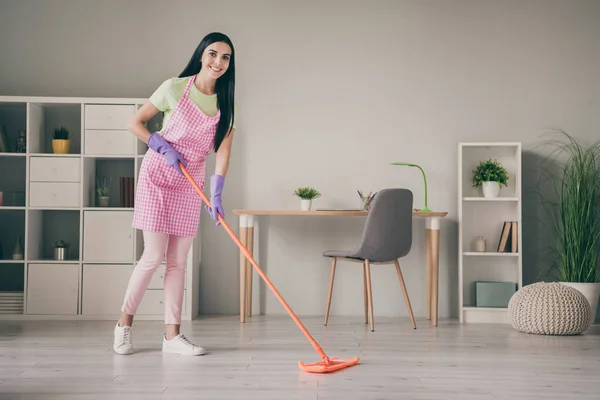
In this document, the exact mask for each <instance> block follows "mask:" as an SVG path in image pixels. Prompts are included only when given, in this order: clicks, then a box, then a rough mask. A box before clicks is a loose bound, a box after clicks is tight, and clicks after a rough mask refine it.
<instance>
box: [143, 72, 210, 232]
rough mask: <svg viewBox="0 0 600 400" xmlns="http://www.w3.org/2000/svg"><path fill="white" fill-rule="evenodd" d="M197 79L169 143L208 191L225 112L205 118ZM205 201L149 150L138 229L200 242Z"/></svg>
mask: <svg viewBox="0 0 600 400" xmlns="http://www.w3.org/2000/svg"><path fill="white" fill-rule="evenodd" d="M194 78H195V75H194V76H192V77H191V78H190V80H189V82H188V84H187V85H186V87H185V91H184V93H183V96H181V99H180V100H179V102H178V103H177V106H176V107H175V110H173V113H172V114H171V117H170V118H169V121H168V124H167V127H166V128H165V130H164V132H163V137H164V138H165V140H166V141H167V142H169V144H171V146H172V147H173V148H174V149H175V150H177V151H178V152H179V153H180V154H181V155H182V156H183V158H184V159H185V161H186V162H187V170H188V172H189V173H190V175H191V176H192V177H193V178H194V180H195V181H196V182H197V183H198V185H200V187H201V188H202V189H203V190H204V178H205V166H206V157H207V156H208V155H209V154H210V153H211V151H212V150H213V147H214V138H215V133H216V130H217V124H218V123H219V118H220V115H221V112H220V111H218V112H217V114H216V115H215V116H214V117H210V116H208V115H206V114H204V113H203V112H202V110H200V108H199V107H198V106H197V105H196V103H194V102H193V101H192V100H190V99H189V98H188V94H189V91H190V88H191V86H192V85H193V84H194ZM201 206H202V199H201V198H200V196H199V195H198V194H197V193H196V191H195V190H194V188H193V187H192V185H191V184H190V182H188V180H187V179H186V177H185V176H183V175H181V174H180V173H179V172H178V171H177V170H176V169H175V168H173V167H171V166H170V165H169V164H167V162H166V159H165V157H164V156H163V155H161V154H158V153H157V152H155V151H154V150H151V149H150V150H148V152H146V155H145V156H144V160H143V161H142V165H141V166H140V173H139V177H138V184H137V190H136V197H135V208H134V211H133V227H134V228H137V229H141V230H145V231H151V232H162V233H167V234H169V235H177V236H196V234H197V232H198V224H199V222H200V211H201Z"/></svg>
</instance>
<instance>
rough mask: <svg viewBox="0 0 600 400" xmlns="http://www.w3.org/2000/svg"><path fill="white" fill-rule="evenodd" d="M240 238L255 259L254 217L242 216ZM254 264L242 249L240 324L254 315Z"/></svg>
mask: <svg viewBox="0 0 600 400" xmlns="http://www.w3.org/2000/svg"><path fill="white" fill-rule="evenodd" d="M239 224H240V226H239V233H238V235H239V238H240V241H241V242H242V244H243V245H244V246H245V247H246V248H247V249H248V251H249V252H250V255H251V256H252V257H254V216H253V215H240V219H239ZM252 270H253V267H252V264H251V263H250V261H249V260H248V259H247V258H246V256H245V255H244V252H243V251H242V250H241V249H240V322H246V317H249V316H250V315H251V314H252V312H251V311H252Z"/></svg>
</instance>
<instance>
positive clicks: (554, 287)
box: [508, 282, 591, 335]
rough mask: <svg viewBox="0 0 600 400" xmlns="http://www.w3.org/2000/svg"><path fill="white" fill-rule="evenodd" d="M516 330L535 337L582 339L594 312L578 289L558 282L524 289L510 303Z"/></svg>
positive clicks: (509, 306) (509, 307)
mask: <svg viewBox="0 0 600 400" xmlns="http://www.w3.org/2000/svg"><path fill="white" fill-rule="evenodd" d="M508 317H509V319H510V323H511V324H512V326H513V328H515V329H516V330H518V331H520V332H524V333H532V334H536V335H579V334H580V333H582V332H583V331H585V330H586V329H587V328H589V326H590V318H591V309H590V304H589V303H588V301H587V300H586V298H585V296H584V295H583V294H581V292H580V291H578V290H577V289H573V288H572V287H569V286H565V285H562V284H560V283H558V282H538V283H533V284H531V285H527V286H524V287H522V288H521V289H520V290H519V291H517V292H516V293H515V294H514V295H513V296H512V297H511V299H510V301H509V303H508Z"/></svg>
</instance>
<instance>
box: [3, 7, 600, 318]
mask: <svg viewBox="0 0 600 400" xmlns="http://www.w3.org/2000/svg"><path fill="white" fill-rule="evenodd" d="M599 20H600V2H599V1H552V0H539V1H467V0H455V1H449V0H448V1H443V0H438V1H417V0H412V1H409V0H406V1H366V0H364V1H343V0H339V1H301V2H298V1H247V0H240V1H223V0H222V1H200V0H194V1H182V0H171V1H169V2H166V1H155V0H143V1H142V0H128V1H123V0H104V1H91V0H89V1H83V0H78V1H75V0H73V1H67V0H38V1H32V0H18V1H17V0H1V1H0V50H1V56H0V94H3V95H44V96H108V97H121V96H122V97H147V96H149V95H150V94H151V93H152V91H153V90H154V89H155V88H156V87H157V86H158V85H159V84H160V83H161V82H162V81H163V80H165V79H166V78H168V77H171V76H175V75H177V74H179V72H180V71H181V70H182V69H183V67H184V66H185V64H186V63H187V61H188V59H189V57H190V55H191V53H192V51H193V49H194V48H195V46H196V45H197V43H198V42H199V40H200V39H201V38H202V36H204V34H206V33H207V32H210V31H213V30H218V31H222V32H225V33H227V34H228V35H230V37H231V38H232V40H233V41H234V44H235V46H236V51H237V82H238V85H237V100H238V102H239V116H238V118H239V119H238V133H237V137H236V139H235V144H234V151H233V159H232V163H231V167H230V173H229V176H228V179H227V183H226V189H225V192H224V204H225V207H226V209H227V210H228V215H227V218H228V220H229V221H230V223H231V224H232V225H234V226H235V225H236V224H237V219H236V218H235V216H233V215H232V213H231V211H230V210H232V209H234V208H297V207H298V206H299V202H298V200H297V199H296V198H294V197H293V196H292V195H291V193H292V192H293V190H294V189H295V188H296V187H298V186H300V185H312V186H315V187H317V188H319V189H320V190H321V191H322V192H323V197H322V198H321V199H319V201H318V202H317V203H316V205H317V206H340V207H344V206H346V207H354V206H356V200H357V195H356V189H357V188H361V189H362V190H363V191H371V190H373V191H376V190H378V189H380V188H383V187H387V186H399V185H400V186H406V187H408V188H411V189H412V190H413V191H414V193H415V203H416V204H415V206H420V205H421V204H422V199H423V194H422V181H421V177H420V175H419V173H418V171H416V170H408V169H401V168H398V167H390V166H388V163H389V162H391V161H399V160H407V161H412V162H415V163H419V164H421V165H422V166H423V167H424V168H425V170H426V172H427V174H428V181H429V187H430V197H429V206H430V208H432V209H434V210H447V211H449V216H448V218H447V219H446V220H444V222H443V223H442V237H441V257H440V316H442V317H446V316H449V315H452V316H455V315H456V314H457V313H456V310H457V307H458V299H457V297H458V296H457V279H458V277H457V257H458V256H457V238H456V234H457V221H456V218H457V203H456V198H457V192H456V190H457V189H456V187H457V178H456V171H457V143H458V142H459V141H475V140H477V141H522V142H523V146H524V151H525V155H524V167H525V168H527V169H529V168H531V167H534V166H535V164H536V163H537V160H538V158H539V154H538V151H537V150H535V149H534V145H535V144H537V143H538V142H539V140H540V138H539V135H540V134H542V133H543V132H544V131H545V128H546V127H548V126H550V125H556V126H561V127H563V128H564V129H566V130H568V131H569V132H571V133H572V134H574V135H575V136H577V137H578V138H581V139H583V140H586V141H589V140H591V139H593V138H596V137H597V136H598V130H597V128H598V126H599V123H600V112H599V111H600V105H599V102H598V95H599V93H600V78H599V77H600V75H599V74H598V71H600V40H599V38H600V24H599V23H598V21H599ZM209 166H210V167H209V170H208V171H207V173H208V174H211V173H212V170H213V168H214V158H211V159H210V164H209ZM524 174H525V176H524V183H525V187H524V192H525V195H526V198H525V199H524V203H525V210H524V211H525V215H526V217H525V222H524V227H523V228H524V233H525V234H524V241H525V246H524V247H525V265H524V268H525V279H526V282H530V281H531V280H532V279H533V278H535V276H536V271H537V269H538V268H539V266H540V265H543V264H544V260H543V258H540V257H538V256H536V255H534V254H533V253H534V251H535V250H536V249H537V248H539V247H543V246H544V243H543V239H541V237H542V236H540V235H538V233H539V231H540V228H539V226H538V224H537V222H535V214H532V215H533V216H529V213H531V212H534V213H535V209H536V205H537V204H536V203H535V201H533V200H532V199H531V198H529V197H527V196H528V189H530V188H529V187H527V185H530V184H531V182H533V181H534V179H535V176H534V175H533V173H532V172H529V171H528V170H526V171H525V172H524ZM204 216H205V219H204V220H203V221H202V256H203V259H202V277H201V280H202V283H201V285H202V287H201V292H202V294H201V298H200V303H201V304H200V309H201V312H202V313H204V314H216V313H218V314H234V313H237V311H238V295H237V291H238V281H237V274H238V253H237V250H236V249H237V248H236V247H235V245H234V244H233V243H232V241H231V240H230V239H229V237H228V236H227V234H226V232H225V231H224V230H223V229H221V228H216V227H214V224H213V223H212V221H211V220H209V219H207V218H206V214H204ZM361 223H362V221H361V220H359V219H356V220H352V219H299V218H273V219H271V220H265V221H264V223H263V225H262V227H263V230H262V235H261V239H262V242H261V250H262V251H263V253H262V254H263V258H262V260H263V262H262V263H261V266H262V267H263V268H264V269H265V270H266V272H267V273H268V274H269V276H270V277H272V280H273V282H274V283H275V285H276V286H277V287H278V289H279V290H280V292H281V293H282V294H283V296H284V297H285V298H286V300H287V301H288V302H289V303H290V305H291V306H292V308H294V310H295V311H297V313H298V314H317V315H321V314H322V313H323V309H324V308H323V305H324V301H325V296H326V286H327V280H328V271H329V269H328V267H329V264H328V261H327V260H325V259H323V257H321V253H322V251H323V250H324V249H328V248H350V247H352V246H354V244H355V243H356V241H357V240H358V239H359V237H360V231H361V227H362V226H361ZM414 229H415V243H414V247H413V251H412V253H411V254H410V255H409V256H408V257H407V258H406V260H405V261H404V263H403V266H404V271H405V278H406V280H407V285H408V288H409V291H410V292H409V293H410V295H411V299H412V302H413V307H414V311H415V313H416V314H417V315H418V316H423V315H424V314H425V306H424V304H425V295H424V289H423V288H424V280H425V273H424V261H425V260H424V251H423V245H424V235H423V234H422V230H423V221H415V227H414ZM267 233H268V236H267ZM267 238H268V239H267ZM373 272H374V275H373V286H374V290H375V291H374V302H375V310H376V315H377V316H383V315H390V316H397V315H406V309H405V307H404V304H403V299H402V295H401V291H400V288H399V285H398V282H397V278H396V276H395V272H394V271H393V269H392V268H390V267H378V268H374V271H373ZM360 279H361V273H360V272H359V270H358V269H357V268H356V266H355V265H353V264H350V265H348V266H347V268H344V269H341V270H340V271H339V273H338V275H337V281H336V282H337V290H336V297H335V300H334V304H333V309H332V312H333V313H334V314H336V315H342V314H344V315H361V313H362V292H361V283H360ZM263 309H264V310H266V311H267V312H269V313H272V314H276V313H284V312H285V311H284V310H283V308H282V307H281V306H280V305H279V303H278V302H277V300H276V299H275V298H274V297H273V296H272V295H270V294H269V293H268V294H267V295H266V296H265V299H264V303H263Z"/></svg>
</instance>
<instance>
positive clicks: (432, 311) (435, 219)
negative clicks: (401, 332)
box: [233, 210, 448, 326]
mask: <svg viewBox="0 0 600 400" xmlns="http://www.w3.org/2000/svg"><path fill="white" fill-rule="evenodd" d="M233 213H234V214H236V215H239V232H238V235H239V238H240V240H241V242H242V243H243V244H244V246H246V247H247V248H248V250H249V251H250V253H251V254H252V257H253V258H254V259H255V260H256V262H257V263H258V265H260V261H259V260H258V259H257V257H255V256H254V247H255V242H256V241H255V238H254V231H255V229H256V228H258V222H259V221H258V218H255V217H257V216H261V215H266V216H298V217H362V216H366V215H367V213H368V212H367V211H353V210H327V211H301V210H233ZM446 215H448V213H447V212H422V211H414V212H413V216H414V217H421V218H425V219H426V224H425V248H426V253H425V259H426V273H425V274H426V279H425V281H426V288H425V291H426V299H427V319H431V321H432V324H433V325H434V326H437V324H438V286H439V254H440V250H439V249H440V246H439V238H440V219H441V218H443V217H445V216H446ZM261 268H262V266H261ZM253 269H254V267H253V266H252V264H251V263H250V262H249V261H248V260H247V259H246V257H245V256H244V253H243V252H241V251H240V322H242V323H243V322H246V318H247V317H250V316H251V315H252V286H253V283H252V272H253Z"/></svg>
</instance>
